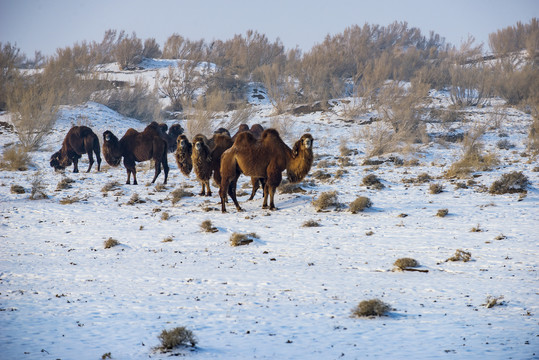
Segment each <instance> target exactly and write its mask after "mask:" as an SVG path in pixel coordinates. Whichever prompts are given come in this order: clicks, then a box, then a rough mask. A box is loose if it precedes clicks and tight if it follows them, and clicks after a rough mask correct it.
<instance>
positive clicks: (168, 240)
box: [161, 236, 174, 243]
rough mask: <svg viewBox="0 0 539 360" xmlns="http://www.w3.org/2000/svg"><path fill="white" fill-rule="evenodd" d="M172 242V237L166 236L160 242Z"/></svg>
mask: <svg viewBox="0 0 539 360" xmlns="http://www.w3.org/2000/svg"><path fill="white" fill-rule="evenodd" d="M172 241H174V239H173V238H172V236H167V237H166V238H164V239H163V240H161V242H164V243H168V242H172Z"/></svg>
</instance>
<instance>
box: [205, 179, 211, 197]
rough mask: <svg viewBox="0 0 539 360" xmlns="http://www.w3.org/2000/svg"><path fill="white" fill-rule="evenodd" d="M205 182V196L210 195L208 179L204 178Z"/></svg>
mask: <svg viewBox="0 0 539 360" xmlns="http://www.w3.org/2000/svg"><path fill="white" fill-rule="evenodd" d="M204 182H205V183H206V196H211V188H210V180H205V181H204Z"/></svg>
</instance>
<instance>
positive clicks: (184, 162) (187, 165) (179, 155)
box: [174, 134, 193, 176]
mask: <svg viewBox="0 0 539 360" xmlns="http://www.w3.org/2000/svg"><path fill="white" fill-rule="evenodd" d="M177 143H178V145H177V146H176V151H175V152H174V159H175V160H176V164H177V165H178V169H180V171H181V172H182V174H184V175H185V176H189V174H190V173H191V170H193V160H192V159H191V155H192V154H193V145H191V143H190V142H189V139H188V138H187V136H185V135H183V134H182V135H180V136H178V139H177Z"/></svg>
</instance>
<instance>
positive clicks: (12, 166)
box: [0, 146, 30, 171]
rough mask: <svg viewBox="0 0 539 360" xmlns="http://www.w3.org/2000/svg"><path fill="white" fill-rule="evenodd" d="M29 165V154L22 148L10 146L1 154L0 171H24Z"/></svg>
mask: <svg viewBox="0 0 539 360" xmlns="http://www.w3.org/2000/svg"><path fill="white" fill-rule="evenodd" d="M29 164H30V154H29V153H28V151H27V150H26V149H25V148H24V147H23V146H11V147H9V148H7V149H5V150H4V152H3V153H2V160H1V161H0V169H3V170H9V171H26V170H28V165H29Z"/></svg>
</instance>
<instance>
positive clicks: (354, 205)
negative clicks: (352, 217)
mask: <svg viewBox="0 0 539 360" xmlns="http://www.w3.org/2000/svg"><path fill="white" fill-rule="evenodd" d="M371 206H372V201H371V199H369V198H368V197H365V196H359V197H358V198H356V199H355V200H354V201H352V202H351V203H350V212H351V213H352V214H357V213H358V212H361V211H364V210H365V209H367V208H370V207H371Z"/></svg>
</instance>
